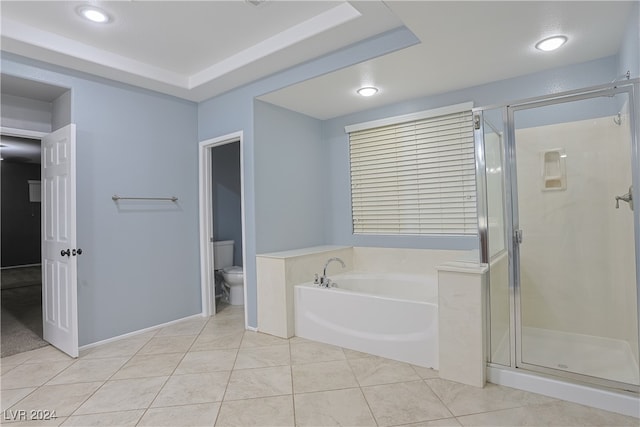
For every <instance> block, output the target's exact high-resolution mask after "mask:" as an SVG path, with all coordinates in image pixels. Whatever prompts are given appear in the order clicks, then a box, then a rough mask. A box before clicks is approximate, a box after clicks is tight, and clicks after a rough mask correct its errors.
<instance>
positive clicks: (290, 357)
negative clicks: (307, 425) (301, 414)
mask: <svg viewBox="0 0 640 427" xmlns="http://www.w3.org/2000/svg"><path fill="white" fill-rule="evenodd" d="M287 341H288V344H289V372H290V375H291V405H292V408H291V410H292V411H293V425H294V426H297V425H298V422H297V421H296V393H295V390H294V389H293V354H291V338H288V339H287Z"/></svg>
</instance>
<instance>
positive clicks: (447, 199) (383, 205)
mask: <svg viewBox="0 0 640 427" xmlns="http://www.w3.org/2000/svg"><path fill="white" fill-rule="evenodd" d="M358 127H360V126H353V128H358ZM349 145H350V150H349V151H350V160H351V206H352V215H353V232H354V233H355V234H417V235H425V234H477V230H478V226H477V215H476V180H475V154H474V142H473V118H472V114H471V110H465V111H462V112H455V113H448V114H443V115H438V116H435V117H427V118H422V119H418V120H413V121H410V122H403V123H398V124H391V125H386V126H381V127H375V128H369V129H356V130H351V132H350V133H349Z"/></svg>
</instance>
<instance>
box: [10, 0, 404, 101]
mask: <svg viewBox="0 0 640 427" xmlns="http://www.w3.org/2000/svg"><path fill="white" fill-rule="evenodd" d="M88 3H91V4H94V5H98V6H99V7H100V8H102V9H103V10H105V11H106V12H108V13H109V14H110V15H111V16H112V17H113V22H111V23H109V24H93V23H91V22H89V21H86V20H84V19H83V18H81V17H80V16H79V15H78V14H77V13H76V9H77V8H78V7H79V6H81V5H85V4H88ZM0 7H1V8H2V9H1V11H2V21H1V22H2V30H1V33H2V39H1V41H2V50H4V51H8V52H12V53H16V54H19V55H23V56H27V57H32V58H36V59H40V60H44V61H46V62H51V63H54V64H58V65H62V66H66V67H70V68H75V69H78V70H81V71H87V72H90V73H94V74H97V75H100V76H103V77H107V78H112V79H115V80H120V81H124V82H126V83H131V84H135V85H139V86H143V87H146V88H149V89H153V90H158V91H161V92H165V93H168V94H172V95H175V96H179V97H182V98H186V99H190V100H193V101H202V100H205V99H208V98H211V97H213V96H215V95H218V94H220V93H223V92H225V91H228V90H230V89H233V88H234V87H237V86H240V85H242V84H245V83H248V82H251V81H253V80H257V79H259V78H261V77H265V76H267V75H269V74H272V73H274V72H277V71H280V70H283V69H285V68H289V67H291V66H293V65H296V64H299V63H301V62H304V61H307V60H309V59H312V58H314V57H317V56H319V55H323V54H326V53H329V52H331V51H334V50H336V49H339V48H341V47H345V46H348V45H350V44H353V43H356V42H358V41H360V40H363V39H366V38H368V37H371V36H373V35H376V34H378V33H380V32H382V31H386V30H389V29H392V28H395V27H398V26H401V25H402V23H401V22H400V21H399V20H398V19H397V18H396V17H395V16H394V14H393V13H392V12H391V11H390V10H389V9H388V8H387V7H386V6H385V5H384V3H382V2H380V1H372V2H369V1H367V2H354V3H348V2H344V1H265V2H263V3H261V4H260V5H259V6H254V5H253V4H251V3H249V2H246V1H243V0H235V1H91V2H77V1H64V2H62V1H2V2H1V3H0Z"/></svg>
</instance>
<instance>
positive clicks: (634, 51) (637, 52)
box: [612, 2, 640, 80]
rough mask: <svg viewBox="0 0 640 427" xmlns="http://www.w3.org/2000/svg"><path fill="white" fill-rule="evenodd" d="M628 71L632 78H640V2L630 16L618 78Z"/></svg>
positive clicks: (620, 55)
mask: <svg viewBox="0 0 640 427" xmlns="http://www.w3.org/2000/svg"><path fill="white" fill-rule="evenodd" d="M627 71H631V78H636V77H640V2H636V4H635V6H634V8H633V10H632V11H631V13H630V14H629V20H628V22H627V26H626V29H625V33H624V39H623V42H622V46H621V48H620V54H619V65H618V76H622V75H624V74H625V73H626V72H627ZM612 80H613V79H612Z"/></svg>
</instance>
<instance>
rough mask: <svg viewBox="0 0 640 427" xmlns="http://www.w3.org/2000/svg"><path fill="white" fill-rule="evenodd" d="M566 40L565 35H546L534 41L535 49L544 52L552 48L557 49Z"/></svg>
mask: <svg viewBox="0 0 640 427" xmlns="http://www.w3.org/2000/svg"><path fill="white" fill-rule="evenodd" d="M566 42H567V37H566V36H553V37H548V38H546V39H544V40H540V41H539V42H538V43H536V49H538V50H542V51H544V52H550V51H552V50H556V49H558V48H559V47H560V46H562V45H563V44H565V43H566Z"/></svg>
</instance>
